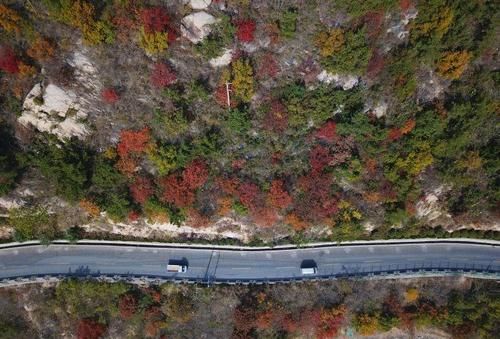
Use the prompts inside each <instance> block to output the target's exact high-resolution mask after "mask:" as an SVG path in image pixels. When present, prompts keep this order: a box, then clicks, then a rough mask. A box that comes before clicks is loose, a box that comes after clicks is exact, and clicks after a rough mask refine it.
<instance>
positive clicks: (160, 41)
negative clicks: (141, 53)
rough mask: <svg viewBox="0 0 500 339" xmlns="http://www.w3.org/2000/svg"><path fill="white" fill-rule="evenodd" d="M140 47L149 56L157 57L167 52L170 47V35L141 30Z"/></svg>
mask: <svg viewBox="0 0 500 339" xmlns="http://www.w3.org/2000/svg"><path fill="white" fill-rule="evenodd" d="M139 45H140V46H141V47H142V49H144V50H145V51H146V53H148V54H152V55H156V54H160V53H162V52H163V51H165V50H166V49H167V47H168V33H166V32H151V33H148V32H146V31H145V30H144V28H141V31H140V37H139Z"/></svg>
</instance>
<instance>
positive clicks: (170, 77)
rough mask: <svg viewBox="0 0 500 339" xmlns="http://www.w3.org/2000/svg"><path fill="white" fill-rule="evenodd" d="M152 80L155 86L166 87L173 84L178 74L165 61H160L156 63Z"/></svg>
mask: <svg viewBox="0 0 500 339" xmlns="http://www.w3.org/2000/svg"><path fill="white" fill-rule="evenodd" d="M150 80H151V83H152V84H153V86H155V87H158V88H164V87H167V86H170V85H171V84H173V83H174V82H175V80H177V76H176V75H175V72H174V71H173V70H172V69H171V68H170V66H168V65H167V64H165V63H162V62H158V63H156V64H155V65H154V69H153V72H152V73H151V77H150Z"/></svg>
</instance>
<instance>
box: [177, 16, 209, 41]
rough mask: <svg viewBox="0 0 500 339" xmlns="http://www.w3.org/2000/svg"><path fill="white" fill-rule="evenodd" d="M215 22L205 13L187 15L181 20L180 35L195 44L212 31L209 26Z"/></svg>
mask: <svg viewBox="0 0 500 339" xmlns="http://www.w3.org/2000/svg"><path fill="white" fill-rule="evenodd" d="M216 21H217V19H215V18H214V17H213V16H212V15H210V14H208V13H207V12H203V11H202V12H196V13H192V14H189V15H187V16H185V17H184V18H183V19H182V26H181V34H182V36H183V37H185V38H187V39H189V40H190V41H191V42H192V43H195V44H196V43H198V42H200V41H202V40H203V38H205V37H206V36H207V35H208V34H210V31H211V29H212V28H211V27H210V25H212V24H213V23H215V22H216Z"/></svg>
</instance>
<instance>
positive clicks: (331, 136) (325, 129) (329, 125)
mask: <svg viewBox="0 0 500 339" xmlns="http://www.w3.org/2000/svg"><path fill="white" fill-rule="evenodd" d="M336 130H337V125H336V124H335V123H334V122H333V121H327V122H326V123H325V124H324V125H323V126H321V127H320V129H318V130H317V131H316V133H315V134H314V136H315V137H316V138H317V139H320V140H323V141H326V142H332V141H333V140H335V136H336Z"/></svg>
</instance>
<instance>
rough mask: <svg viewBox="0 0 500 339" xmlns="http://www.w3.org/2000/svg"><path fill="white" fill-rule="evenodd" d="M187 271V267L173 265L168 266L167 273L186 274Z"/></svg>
mask: <svg viewBox="0 0 500 339" xmlns="http://www.w3.org/2000/svg"><path fill="white" fill-rule="evenodd" d="M187 269H188V268H187V266H186V265H173V264H168V265H167V272H171V273H186V272H187Z"/></svg>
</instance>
